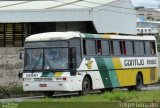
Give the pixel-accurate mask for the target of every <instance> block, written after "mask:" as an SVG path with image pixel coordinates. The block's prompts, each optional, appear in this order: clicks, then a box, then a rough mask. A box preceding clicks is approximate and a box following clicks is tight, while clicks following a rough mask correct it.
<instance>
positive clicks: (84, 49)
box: [23, 32, 158, 96]
mask: <svg viewBox="0 0 160 108" xmlns="http://www.w3.org/2000/svg"><path fill="white" fill-rule="evenodd" d="M157 81H158V58H157V48H156V40H155V38H154V37H152V36H144V37H141V36H121V35H113V34H112V35H110V34H83V33H77V32H48V33H40V34H35V35H31V36H29V37H27V38H26V40H25V56H24V70H23V89H24V91H42V92H44V93H46V94H47V95H48V96H51V95H52V94H53V93H54V92H56V91H69V92H73V91H77V92H79V93H80V94H83V95H84V94H88V93H89V92H90V91H91V90H96V89H99V90H101V91H105V90H111V89H112V88H117V87H118V88H119V87H126V88H128V89H129V90H141V88H142V86H143V85H148V84H153V83H156V82H157Z"/></svg>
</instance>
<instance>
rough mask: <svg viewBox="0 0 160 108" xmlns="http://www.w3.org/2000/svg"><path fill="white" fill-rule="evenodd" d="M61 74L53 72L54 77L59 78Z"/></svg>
mask: <svg viewBox="0 0 160 108" xmlns="http://www.w3.org/2000/svg"><path fill="white" fill-rule="evenodd" d="M62 73H63V72H55V74H54V77H60V76H61V75H62Z"/></svg>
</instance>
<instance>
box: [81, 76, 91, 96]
mask: <svg viewBox="0 0 160 108" xmlns="http://www.w3.org/2000/svg"><path fill="white" fill-rule="evenodd" d="M90 91H91V80H90V79H89V77H87V76H85V77H84V79H83V81H82V91H80V92H79V94H80V95H87V94H89V92H90Z"/></svg>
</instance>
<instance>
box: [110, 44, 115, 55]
mask: <svg viewBox="0 0 160 108" xmlns="http://www.w3.org/2000/svg"><path fill="white" fill-rule="evenodd" d="M109 54H110V55H113V54H114V50H113V41H109Z"/></svg>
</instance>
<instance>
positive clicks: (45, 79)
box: [34, 78, 52, 81]
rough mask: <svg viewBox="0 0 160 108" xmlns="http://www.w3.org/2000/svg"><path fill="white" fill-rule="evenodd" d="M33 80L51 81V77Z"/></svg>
mask: <svg viewBox="0 0 160 108" xmlns="http://www.w3.org/2000/svg"><path fill="white" fill-rule="evenodd" d="M34 81H52V78H34Z"/></svg>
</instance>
